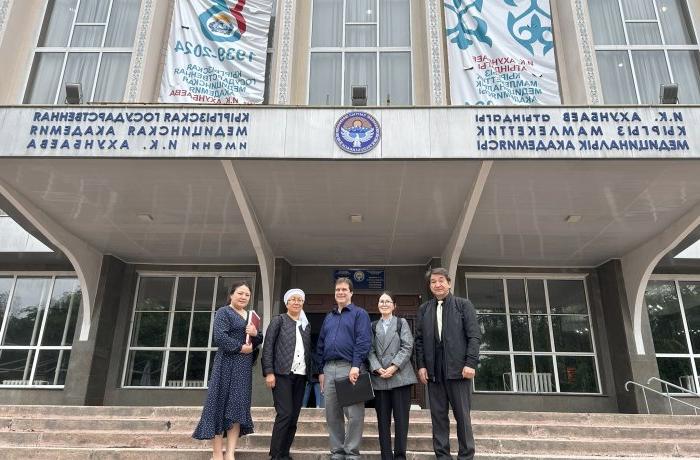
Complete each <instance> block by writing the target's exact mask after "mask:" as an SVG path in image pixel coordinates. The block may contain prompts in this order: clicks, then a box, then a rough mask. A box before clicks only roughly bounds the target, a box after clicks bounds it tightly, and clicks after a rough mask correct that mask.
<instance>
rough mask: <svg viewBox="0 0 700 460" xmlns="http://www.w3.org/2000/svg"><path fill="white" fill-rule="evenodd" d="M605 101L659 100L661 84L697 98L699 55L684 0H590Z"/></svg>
mask: <svg viewBox="0 0 700 460" xmlns="http://www.w3.org/2000/svg"><path fill="white" fill-rule="evenodd" d="M588 8H589V11H590V16H591V25H592V27H593V37H594V41H595V48H596V58H597V61H598V72H599V74H600V80H601V84H602V87H603V88H602V90H603V97H604V99H605V103H606V104H658V103H659V88H660V85H661V84H664V83H670V82H675V83H677V84H678V98H679V102H681V103H685V104H697V103H700V55H699V54H698V43H697V38H696V36H695V32H694V27H693V23H692V20H691V17H690V14H689V13H688V6H687V4H686V1H685V0H589V1H588Z"/></svg>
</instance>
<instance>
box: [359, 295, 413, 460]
mask: <svg viewBox="0 0 700 460" xmlns="http://www.w3.org/2000/svg"><path fill="white" fill-rule="evenodd" d="M378 307H379V312H380V313H381V314H382V318H381V319H380V320H379V321H375V322H374V323H372V349H371V350H370V352H369V366H370V370H371V371H372V374H371V379H372V387H374V400H375V409H376V411H377V425H378V430H379V446H380V448H381V451H382V460H393V459H401V460H405V459H406V440H407V438H408V414H409V409H410V408H411V386H412V385H413V384H414V383H416V382H417V380H416V374H415V372H414V371H413V365H412V364H411V354H412V352H413V335H412V334H411V327H410V326H409V325H408V321H406V320H405V319H403V318H398V317H396V316H394V315H393V312H394V309H395V308H396V305H394V301H393V299H392V297H391V295H390V294H389V293H388V292H384V293H382V295H381V297H379V305H378ZM392 412H393V416H394V431H395V433H394V451H393V453H392V450H391V416H392Z"/></svg>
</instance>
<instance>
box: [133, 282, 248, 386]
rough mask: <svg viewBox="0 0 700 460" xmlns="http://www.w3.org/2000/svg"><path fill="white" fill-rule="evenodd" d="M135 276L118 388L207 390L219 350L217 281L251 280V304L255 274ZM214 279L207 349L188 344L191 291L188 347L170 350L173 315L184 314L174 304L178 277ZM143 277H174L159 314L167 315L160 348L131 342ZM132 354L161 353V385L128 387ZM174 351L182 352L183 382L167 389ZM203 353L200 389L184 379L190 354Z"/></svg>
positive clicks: (192, 316)
mask: <svg viewBox="0 0 700 460" xmlns="http://www.w3.org/2000/svg"><path fill="white" fill-rule="evenodd" d="M136 274H137V275H138V278H137V281H136V284H135V288H134V291H133V300H132V304H131V320H130V322H129V335H128V337H127V346H126V352H125V354H124V361H123V362H124V365H123V369H122V376H121V380H120V388H122V389H124V390H206V389H207V388H209V385H208V383H209V370H210V368H211V360H212V359H213V358H214V354H215V353H216V351H217V350H218V348H217V347H215V346H214V345H213V343H212V340H213V338H212V331H213V327H214V316H215V313H216V311H217V310H218V309H219V307H221V306H220V305H217V304H216V293H217V292H218V288H219V278H220V277H224V278H247V279H249V280H250V281H251V286H250V287H251V303H250V304H249V307H250V305H251V304H252V301H253V299H254V295H255V285H256V281H257V274H256V273H255V272H227V271H213V272H192V271H188V272H180V271H174V272H168V271H149V270H143V271H141V270H139V271H137V272H136ZM191 277H194V278H214V288H213V289H214V290H213V292H212V294H213V299H212V308H211V310H208V312H209V313H210V315H211V317H210V319H209V335H208V338H207V346H206V347H192V346H190V342H191V340H192V320H193V318H194V313H195V312H197V310H194V309H193V306H194V301H195V299H196V295H195V292H193V300H192V302H193V303H192V306H191V307H190V309H189V310H187V311H189V312H190V314H191V316H190V328H189V329H188V335H187V346H186V347H172V346H170V342H171V340H172V329H173V319H174V316H175V313H177V312H181V313H182V312H184V311H185V310H176V309H175V302H176V299H177V293H178V286H179V282H180V278H191ZM142 278H175V279H174V282H173V289H172V293H171V294H170V305H169V306H168V309H167V310H163V311H162V312H161V313H164V314H167V315H168V323H167V326H166V329H165V334H166V337H165V345H164V346H162V347H144V346H132V345H131V343H132V340H133V333H134V318H135V316H136V312H137V311H136V307H137V302H138V300H139V299H138V294H139V288H140V286H141V279H142ZM200 312H204V310H201V311H200ZM132 351H155V352H163V353H164V355H163V362H162V364H161V376H160V382H159V384H158V385H152V386H144V385H128V384H127V378H128V374H129V372H128V371H129V362H130V360H129V357H130V354H131V352H132ZM172 351H175V352H185V353H186V355H185V369H184V370H183V380H182V385H181V386H168V384H167V383H168V382H167V380H168V364H169V361H170V352H172ZM193 351H194V352H205V353H206V354H207V358H206V362H205V367H204V385H203V386H187V385H186V382H187V378H186V374H185V373H186V370H187V366H188V364H189V355H190V352H193Z"/></svg>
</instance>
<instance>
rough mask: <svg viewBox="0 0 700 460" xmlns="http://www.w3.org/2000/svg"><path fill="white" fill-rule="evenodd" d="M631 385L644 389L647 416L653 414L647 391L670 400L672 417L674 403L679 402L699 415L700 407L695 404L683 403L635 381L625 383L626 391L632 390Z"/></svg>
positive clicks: (669, 405)
mask: <svg viewBox="0 0 700 460" xmlns="http://www.w3.org/2000/svg"><path fill="white" fill-rule="evenodd" d="M630 383H631V384H632V385H634V386H637V387H639V388H641V389H642V395H644V404H645V405H646V407H647V414H651V412H650V411H649V400H648V399H647V393H646V392H647V390H648V391H651V392H652V393H656V394H657V395H661V396H663V397H664V398H666V399H668V407H669V409H670V410H671V415H674V413H673V401H677V402H679V403H681V404H684V405H686V406H688V407H692V408H693V412H695V415H698V410H700V406H696V405H695V404H690V403H689V402H686V401H683V400H682V399H678V398H674V397H673V396H671V395H669V394H666V393H662V392H661V391H659V390H655V389H654V388H651V387H648V386H646V385H643V384H641V383H637V382H635V381H634V380H628V381H627V382H626V383H625V390H626V391H630V389H629V384H630Z"/></svg>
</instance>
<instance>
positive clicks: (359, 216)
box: [350, 214, 362, 224]
mask: <svg viewBox="0 0 700 460" xmlns="http://www.w3.org/2000/svg"><path fill="white" fill-rule="evenodd" d="M350 222H352V223H353V224H359V223H361V222H362V214H350Z"/></svg>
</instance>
